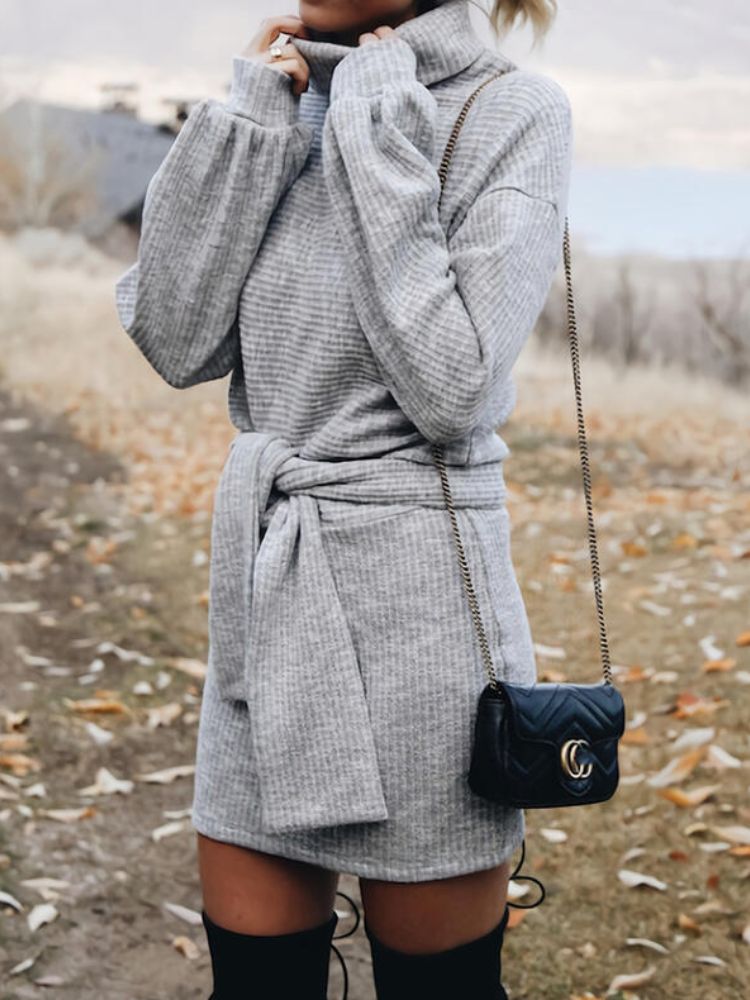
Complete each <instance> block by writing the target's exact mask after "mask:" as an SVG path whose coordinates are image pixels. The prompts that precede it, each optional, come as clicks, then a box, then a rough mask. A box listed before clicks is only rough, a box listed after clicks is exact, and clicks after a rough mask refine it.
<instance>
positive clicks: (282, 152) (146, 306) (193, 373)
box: [115, 56, 312, 388]
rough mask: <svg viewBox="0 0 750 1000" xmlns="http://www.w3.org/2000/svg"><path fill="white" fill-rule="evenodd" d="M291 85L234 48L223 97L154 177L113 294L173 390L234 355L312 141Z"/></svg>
mask: <svg viewBox="0 0 750 1000" xmlns="http://www.w3.org/2000/svg"><path fill="white" fill-rule="evenodd" d="M292 82H293V81H292V79H291V78H290V77H289V76H287V75H286V74H282V73H281V72H280V71H279V70H276V69H272V68H271V67H269V66H267V65H266V64H264V63H260V62H257V61H256V60H253V59H246V58H244V57H242V56H234V58H233V76H232V84H231V88H230V92H229V95H228V98H227V101H226V102H225V103H222V102H219V101H216V100H213V99H207V100H204V101H201V102H199V103H198V104H196V105H195V106H194V107H193V108H192V110H191V112H190V114H189V116H188V118H187V119H186V121H185V122H184V124H183V126H182V129H181V131H180V133H179V134H178V136H177V137H176V139H175V141H174V143H173V145H172V146H171V147H170V150H169V152H168V153H167V155H166V157H165V158H164V160H163V161H162V163H161V165H160V167H159V169H158V170H157V171H156V173H155V174H154V175H153V177H152V178H151V181H150V183H149V185H148V189H147V192H146V199H145V202H144V210H143V222H142V228H141V237H140V242H139V246H138V259H137V261H136V262H135V263H134V264H133V265H132V266H131V267H130V268H128V270H127V271H126V272H125V273H124V274H123V275H121V277H120V278H119V279H118V280H117V282H116V285H115V299H116V304H117V310H118V314H119V317H120V322H121V324H122V326H123V327H124V329H125V330H126V332H127V333H128V334H129V335H130V337H131V338H132V340H133V341H134V342H135V343H136V344H137V346H138V348H139V349H140V350H141V352H142V353H143V355H144V356H145V357H146V359H147V360H148V361H149V362H150V364H151V365H152V367H153V368H154V369H155V370H156V371H157V372H158V373H159V375H161V376H162V378H164V379H165V381H166V382H168V383H169V384H170V385H172V386H174V387H176V388H186V387H188V386H191V385H195V384H196V383H198V382H206V381H209V380H210V379H215V378H221V377H222V376H224V375H226V374H227V373H228V372H229V371H231V370H232V369H233V368H234V367H235V366H236V364H237V362H238V359H239V330H238V309H239V299H240V294H241V291H242V287H243V285H244V283H245V281H246V279H247V275H248V272H249V270H250V267H251V265H252V263H253V260H254V258H255V255H256V253H257V251H258V247H259V246H260V243H261V241H262V239H263V235H264V233H265V230H266V228H267V225H268V221H269V219H270V217H271V214H272V213H273V211H274V209H275V207H276V205H277V203H278V201H279V199H280V198H281V196H282V195H283V194H284V192H285V191H286V190H287V189H288V187H289V185H290V184H291V183H292V181H293V180H294V179H295V178H296V176H297V174H298V173H299V171H300V170H301V168H302V166H303V165H304V162H305V159H306V157H307V154H308V151H309V146H310V142H311V140H312V130H311V129H310V126H308V125H307V124H305V123H304V122H301V121H299V120H298V104H299V98H298V97H297V96H296V95H295V94H294V93H293V91H292Z"/></svg>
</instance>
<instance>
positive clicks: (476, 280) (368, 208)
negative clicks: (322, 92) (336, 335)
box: [323, 36, 572, 442]
mask: <svg viewBox="0 0 750 1000" xmlns="http://www.w3.org/2000/svg"><path fill="white" fill-rule="evenodd" d="M507 77H508V78H507V80H506V78H505V77H501V78H500V81H501V82H500V81H498V82H497V83H493V84H492V85H491V86H490V87H488V88H487V91H486V93H482V94H480V95H479V96H478V99H477V101H476V103H475V106H474V107H473V109H472V111H471V112H470V119H469V121H467V124H465V125H464V128H463V130H462V132H461V133H460V135H459V139H458V144H457V147H456V152H455V153H454V159H453V162H452V164H451V167H450V171H463V173H462V179H463V181H464V192H463V194H462V199H461V204H460V206H459V209H458V210H456V212H455V213H454V218H455V220H457V221H455V224H453V221H454V220H452V222H451V225H449V226H447V227H444V226H443V223H442V222H441V219H440V218H439V214H438V199H439V195H440V180H439V176H438V172H437V169H436V167H435V166H434V162H435V160H436V157H437V155H438V153H440V152H442V150H440V151H438V150H436V147H435V142H436V123H437V112H438V106H437V102H436V100H435V98H434V96H433V94H432V93H431V92H430V91H429V90H428V89H427V87H426V86H424V85H423V84H422V83H421V82H420V81H419V80H418V79H417V76H416V57H415V54H414V52H413V51H412V49H411V48H410V47H409V45H408V44H407V43H406V42H405V41H404V40H403V39H401V38H397V37H393V36H390V37H389V38H387V39H383V40H381V41H378V42H372V43H368V44H366V45H363V46H360V47H359V48H357V49H354V50H353V51H352V53H350V54H348V55H347V56H345V57H344V59H343V60H342V61H341V63H340V64H339V65H338V66H337V68H336V71H335V72H334V75H333V78H332V82H331V106H330V109H329V112H328V116H327V120H326V125H325V133H324V143H323V150H324V154H323V155H324V171H325V175H326V183H327V186H328V190H329V192H330V195H331V200H332V202H333V204H334V206H335V211H336V215H337V222H338V230H339V234H340V238H341V240H342V242H343V244H344V247H345V251H346V259H347V262H348V265H347V266H348V268H349V274H350V277H351V287H352V295H353V298H354V305H355V308H356V311H357V316H358V319H359V321H360V323H361V325H362V328H363V330H364V333H365V335H366V337H367V339H368V342H369V344H370V347H371V349H372V351H373V354H374V356H375V358H376V361H377V364H378V367H379V369H380V371H381V375H382V378H383V381H384V383H385V385H386V386H387V388H388V389H389V390H390V392H391V394H392V395H393V397H394V399H395V400H396V402H397V403H398V405H399V406H400V408H401V409H402V410H403V412H404V413H405V414H406V416H407V417H408V418H409V419H410V420H411V421H412V422H413V424H414V425H415V426H416V427H417V428H418V429H419V430H420V432H421V433H422V434H423V435H424V436H425V437H426V438H427V439H428V440H431V441H436V442H446V441H450V440H453V439H455V438H460V437H463V436H464V435H466V434H468V433H470V432H471V430H472V429H473V428H474V427H475V426H477V424H478V423H479V422H480V421H481V418H482V413H483V410H484V408H485V406H486V405H487V403H488V401H489V400H490V398H491V396H492V392H493V390H494V389H495V388H496V386H497V385H498V384H499V383H500V382H501V381H502V380H504V379H506V378H507V377H508V375H509V374H510V370H511V368H512V366H513V364H514V362H515V360H516V358H517V356H518V354H519V352H520V350H521V348H522V346H523V344H524V342H525V341H526V339H527V338H528V336H529V334H530V333H531V331H532V329H533V327H534V324H535V322H536V320H537V318H538V316H539V313H540V312H541V309H542V307H543V305H544V301H545V299H546V297H547V295H548V293H549V289H550V287H551V283H552V279H553V276H554V271H555V268H556V266H557V264H558V263H559V260H560V256H561V249H562V235H563V229H564V214H565V203H566V201H567V190H568V181H569V172H570V155H571V146H572V141H571V137H572V130H571V109H570V105H569V102H568V99H567V96H566V95H565V92H564V91H563V90H562V88H561V87H559V85H558V84H557V83H556V82H555V81H554V80H552V79H551V78H549V77H546V76H544V75H542V74H538V73H533V72H530V71H523V70H516V71H514V72H512V73H509V74H507ZM493 90H494V93H493V92H492V91H493ZM472 115H473V116H474V118H473V120H472V119H471V116H472ZM459 154H460V156H459ZM459 159H460V162H458V163H457V161H458V160H459ZM459 183H460V182H459Z"/></svg>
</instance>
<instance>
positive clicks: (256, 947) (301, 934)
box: [202, 910, 338, 1000]
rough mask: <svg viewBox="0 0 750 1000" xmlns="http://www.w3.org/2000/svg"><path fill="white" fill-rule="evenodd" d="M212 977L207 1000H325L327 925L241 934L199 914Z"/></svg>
mask: <svg viewBox="0 0 750 1000" xmlns="http://www.w3.org/2000/svg"><path fill="white" fill-rule="evenodd" d="M202 917H203V926H204V927H205V930H206V937H207V938H208V947H209V951H210V953H211V968H212V972H213V979H214V984H213V992H212V994H211V996H210V997H209V1000H326V996H327V993H328V965H329V961H330V956H331V950H330V949H331V940H332V938H333V932H334V930H335V929H336V924H337V922H338V914H337V913H336V912H335V911H334V912H333V913H331V916H330V917H329V918H328V920H327V921H326V922H325V923H323V924H319V925H318V926H317V927H311V928H309V929H307V930H302V931H293V932H291V933H289V934H269V935H265V934H241V933H239V932H238V931H232V930H229V929H227V928H226V927H221V926H219V924H216V923H214V922H213V920H211V918H210V917H209V916H208V914H207V913H206V911H205V910H203V911H202Z"/></svg>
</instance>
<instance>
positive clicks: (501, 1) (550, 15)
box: [417, 0, 557, 46]
mask: <svg viewBox="0 0 750 1000" xmlns="http://www.w3.org/2000/svg"><path fill="white" fill-rule="evenodd" d="M443 2H444V0H417V13H418V14H422V13H424V12H425V11H428V10H433V9H434V8H435V7H439V6H440V4H441V3H443ZM470 2H471V3H473V4H474V6H475V7H479V9H480V10H481V11H482V13H483V14H486V15H487V17H488V18H489V21H490V24H491V25H492V30H493V31H494V33H495V37H496V38H499V37H501V36H502V35H506V34H507V33H508V32H509V31H510V30H511V29H512V28H513V26H514V25H515V23H516V21H520V23H521V25H522V26H523V25H525V24H527V22H529V21H530V22H531V25H532V28H533V32H534V45H535V46H536V45H537V44H538V43H539V42H540V41H541V40H542V39H543V38H544V36H545V35H546V34H547V32H548V31H549V29H550V28H551V27H552V22H553V21H554V19H555V16H556V15H557V0H491V2H492V9H491V10H490V11H489V12H488V11H487V10H486V9H485V8H484V7H481V6H480V5H479V3H477V2H476V0H470Z"/></svg>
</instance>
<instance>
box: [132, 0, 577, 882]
mask: <svg viewBox="0 0 750 1000" xmlns="http://www.w3.org/2000/svg"><path fill="white" fill-rule="evenodd" d="M294 44H295V45H296V46H297V47H298V48H299V50H300V51H301V53H302V55H303V56H304V58H305V59H306V60H307V62H308V64H309V66H310V72H311V79H310V85H309V87H308V89H307V90H306V91H305V92H304V93H303V94H302V95H301V96H295V95H294V94H293V92H292V80H291V78H290V77H288V76H286V75H285V74H283V73H281V72H280V71H279V70H277V69H273V68H271V67H270V66H269V65H268V64H265V63H261V62H259V61H257V60H253V59H246V58H243V57H240V56H235V57H234V59H233V78H232V85H231V90H230V92H229V95H228V97H227V99H226V101H218V100H214V99H206V100H203V101H200V102H199V103H197V104H196V105H195V106H194V107H193V108H192V110H191V112H190V115H189V117H188V118H187V120H186V121H185V123H184V125H183V128H182V130H181V132H180V134H179V136H178V137H177V138H176V140H175V142H174V144H173V146H172V147H171V149H170V151H169V153H168V154H167V156H166V157H165V159H164V161H163V163H162V165H161V166H160V168H159V169H158V171H157V172H156V174H155V175H154V177H153V178H152V180H151V183H150V185H149V188H148V192H147V197H146V203H145V207H144V217H143V227H142V234H141V241H140V246H139V251H138V260H137V262H136V263H135V264H133V265H132V267H130V268H129V269H128V270H127V271H126V272H125V273H124V274H123V275H122V276H121V277H120V278H119V279H118V281H117V285H116V300H117V307H118V311H119V315H120V319H121V322H122V325H123V327H124V329H125V330H126V331H127V333H128V334H129V336H130V337H131V338H132V339H133V341H134V342H135V343H136V344H137V345H138V347H139V349H140V351H141V352H142V353H143V355H144V356H145V358H146V359H147V360H148V362H149V363H150V364H151V366H152V367H153V368H154V369H155V370H156V372H158V374H159V375H160V376H161V377H162V378H163V379H165V380H166V381H167V382H168V383H169V384H170V385H172V386H175V387H177V388H185V387H187V386H192V385H195V384H196V383H199V382H205V381H208V380H209V379H217V378H222V377H224V376H226V375H229V374H230V373H231V378H230V380H229V390H228V391H229V400H228V405H229V415H230V418H231V420H232V423H233V424H234V426H235V427H236V428H237V434H236V436H235V438H234V439H233V441H232V443H231V446H230V449H229V453H228V455H227V458H226V461H225V464H224V467H223V469H222V472H221V476H220V478H219V481H218V484H217V488H216V494H215V503H214V511H213V519H212V529H211V565H210V587H209V612H208V629H209V654H208V672H207V677H206V683H205V687H204V692H203V701H202V705H201V716H200V725H199V731H198V746H197V760H196V780H195V790H194V799H193V812H192V818H193V824H194V826H195V828H196V829H197V830H198V831H200V832H202V833H204V834H206V835H208V836H210V837H213V838H215V839H217V840H223V841H229V842H232V843H235V844H240V845H245V846H249V847H254V848H257V849H260V850H263V851H267V852H270V853H273V854H278V855H282V856H284V857H288V858H294V859H298V860H303V861H309V862H313V863H315V864H319V865H323V866H325V867H327V868H332V869H335V870H337V871H343V872H348V873H351V874H355V875H361V876H367V877H371V878H379V879H388V880H392V881H422V880H427V879H434V878H443V877H447V876H450V875H455V874H460V873H465V872H470V871H475V870H477V869H482V868H487V867H490V866H492V865H495V864H498V863H500V862H501V861H503V860H505V859H507V858H508V857H509V855H511V854H512V853H513V851H514V850H515V849H516V847H518V846H519V845H520V842H521V840H522V838H523V836H524V834H525V825H524V814H523V811H522V810H520V809H516V808H509V807H505V806H501V805H498V804H494V803H490V802H487V801H486V800H484V799H482V798H481V797H479V796H478V795H476V794H475V793H473V792H472V791H471V790H470V789H469V787H468V783H467V774H468V768H469V760H470V754H471V745H472V737H473V732H472V728H473V723H474V713H475V712H476V707H477V699H478V697H479V694H480V692H481V690H482V688H483V687H484V685H485V683H486V681H487V677H486V674H485V672H484V667H483V663H482V659H481V654H480V650H479V644H478V641H477V637H476V634H475V632H474V628H473V623H472V620H471V615H470V611H469V606H468V602H467V600H466V594H465V592H464V589H463V582H462V579H461V574H460V569H459V565H458V560H457V556H456V551H455V548H454V540H453V536H452V533H451V526H450V518H449V515H448V512H447V510H446V509H445V505H444V500H443V495H442V491H441V487H440V477H439V474H438V470H437V468H436V466H435V464H434V461H433V457H432V453H431V442H442V443H443V444H444V449H445V451H444V453H445V459H446V462H447V463H448V474H449V479H450V483H451V487H452V491H453V495H454V501H455V504H456V506H457V508H458V517H459V524H460V528H461V532H462V536H463V540H464V545H465V548H466V553H467V557H468V559H469V562H470V568H471V573H472V578H473V581H474V585H475V588H476V590H477V597H478V600H479V602H480V609H481V611H482V613H483V620H484V624H485V628H486V629H487V632H488V638H489V639H490V642H491V650H492V654H493V659H494V663H495V669H496V672H497V674H498V675H499V676H500V677H503V678H506V679H509V680H513V681H518V682H521V683H531V682H532V681H533V680H534V679H535V678H536V664H535V660H534V651H533V645H532V641H531V635H530V629H529V623H528V620H527V617H526V613H525V606H524V602H523V598H522V595H521V592H520V588H519V586H518V583H517V581H516V577H515V574H514V567H513V563H512V560H511V551H510V534H511V525H510V519H509V514H508V511H507V507H506V488H505V481H504V476H503V461H504V459H505V458H506V457H507V456H508V454H509V448H508V446H507V445H506V444H505V442H504V441H503V439H502V437H501V436H500V435H499V434H498V433H497V428H498V427H499V426H500V425H501V424H502V423H503V422H504V420H505V419H506V418H507V416H508V415H509V413H510V412H511V410H512V408H513V405H514V402H515V388H514V383H513V381H512V377H511V369H512V366H513V364H514V362H515V360H516V358H517V356H518V354H519V352H520V351H521V349H522V347H523V345H524V343H525V341H526V340H527V338H528V336H529V334H530V333H531V331H532V328H533V326H534V324H535V322H536V319H537V317H538V315H539V313H540V311H541V308H542V306H543V304H544V301H545V299H546V297H547V294H548V292H549V289H550V286H551V282H552V279H553V275H554V272H555V270H556V267H557V265H558V263H559V261H560V259H561V247H562V235H563V227H564V216H565V212H566V201H567V192H568V181H569V173H570V157H571V145H572V141H571V140H572V131H571V109H570V105H569V102H568V100H567V97H566V95H565V92H564V91H563V90H562V88H561V87H560V86H559V85H558V84H557V83H556V82H555V81H554V80H553V79H551V78H550V77H547V76H546V75H543V74H540V73H537V72H533V71H527V70H523V69H521V68H519V67H518V66H516V65H515V64H514V63H512V62H511V61H510V60H509V59H508V58H506V57H505V56H504V55H503V54H501V53H498V52H496V51H494V50H493V49H491V48H489V47H487V46H485V45H484V43H483V42H482V41H481V40H480V39H479V37H478V36H477V35H476V34H475V33H474V30H473V28H472V25H471V23H470V19H469V2H468V0H448V2H446V3H444V4H442V5H441V6H439V7H437V8H435V9H434V10H431V11H429V12H427V13H425V14H421V15H420V16H418V17H416V18H414V19H412V20H409V21H405V22H404V23H403V24H401V25H399V26H398V27H397V28H396V29H395V37H389V38H386V39H384V40H381V41H378V42H372V43H370V44H365V45H362V46H355V47H348V46H344V45H340V44H337V43H331V42H322V41H312V40H309V39H297V40H294ZM498 69H503V70H505V72H504V73H503V74H502V75H501V76H500V77H499V78H498V79H497V80H494V81H493V82H492V83H490V84H489V85H488V86H487V87H485V88H484V89H483V90H482V92H481V93H480V95H479V96H478V98H477V100H476V101H475V103H474V105H473V107H472V108H471V110H470V112H469V115H468V118H467V120H466V123H465V125H464V127H463V129H462V131H461V134H460V136H459V140H458V143H457V146H456V150H455V153H454V156H453V161H452V164H451V167H450V171H449V175H448V178H447V182H446V186H445V194H444V198H443V201H442V204H441V206H440V208H439V209H438V196H439V193H440V181H439V175H438V172H437V167H438V166H439V163H440V158H441V156H442V153H443V150H444V147H445V143H446V141H447V139H448V136H449V133H450V130H451V128H452V125H453V123H454V120H455V118H456V115H457V114H458V112H459V110H460V108H461V106H462V104H463V102H464V101H465V99H466V97H467V96H468V95H469V93H470V92H471V91H472V90H473V89H474V88H475V87H476V86H477V84H478V83H480V82H481V81H482V80H484V79H486V78H487V77H488V76H491V75H492V74H493V73H494V72H496V71H497V70H498Z"/></svg>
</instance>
